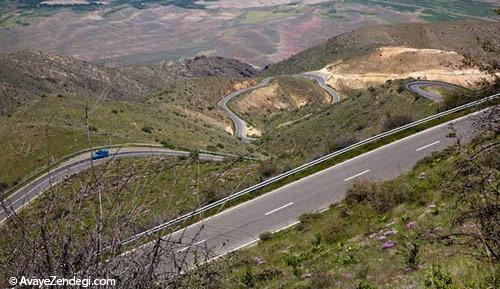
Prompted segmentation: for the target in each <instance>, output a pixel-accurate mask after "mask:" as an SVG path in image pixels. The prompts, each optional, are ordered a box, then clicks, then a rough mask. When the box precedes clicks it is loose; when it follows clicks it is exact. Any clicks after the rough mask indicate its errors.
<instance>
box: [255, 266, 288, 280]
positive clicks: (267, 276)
mask: <svg viewBox="0 0 500 289" xmlns="http://www.w3.org/2000/svg"><path fill="white" fill-rule="evenodd" d="M282 275H283V272H281V271H280V270H279V269H275V268H270V269H264V270H263V271H262V272H259V273H257V275H256V276H255V279H256V280H257V281H260V282H262V281H269V280H273V279H275V278H277V277H279V276H282Z"/></svg>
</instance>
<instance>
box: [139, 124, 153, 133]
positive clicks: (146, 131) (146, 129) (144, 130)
mask: <svg viewBox="0 0 500 289" xmlns="http://www.w3.org/2000/svg"><path fill="white" fill-rule="evenodd" d="M141 130H142V131H143V132H145V133H153V128H152V127H150V126H144V127H143V128H141Z"/></svg>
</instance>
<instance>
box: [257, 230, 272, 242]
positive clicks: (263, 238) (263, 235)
mask: <svg viewBox="0 0 500 289" xmlns="http://www.w3.org/2000/svg"><path fill="white" fill-rule="evenodd" d="M272 237H273V233H271V232H262V233H260V235H259V238H260V240H261V241H267V240H270V239H271V238H272Z"/></svg>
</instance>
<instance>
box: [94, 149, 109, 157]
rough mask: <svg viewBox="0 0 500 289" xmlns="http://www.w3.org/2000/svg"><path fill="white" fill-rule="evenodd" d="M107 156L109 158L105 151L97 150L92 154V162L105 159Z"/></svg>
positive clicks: (107, 152)
mask: <svg viewBox="0 0 500 289" xmlns="http://www.w3.org/2000/svg"><path fill="white" fill-rule="evenodd" d="M108 156H109V151H108V150H107V149H98V150H96V151H93V152H92V159H93V160H98V159H103V158H107V157H108Z"/></svg>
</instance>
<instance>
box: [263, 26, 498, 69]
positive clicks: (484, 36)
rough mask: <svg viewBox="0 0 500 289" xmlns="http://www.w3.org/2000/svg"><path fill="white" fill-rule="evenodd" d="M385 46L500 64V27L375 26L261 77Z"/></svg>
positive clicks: (279, 65) (317, 48) (302, 54)
mask: <svg viewBox="0 0 500 289" xmlns="http://www.w3.org/2000/svg"><path fill="white" fill-rule="evenodd" d="M383 46H405V47H412V48H432V49H440V50H446V51H455V52H457V53H459V54H461V55H464V56H469V57H471V58H472V59H473V60H474V61H476V62H478V63H481V64H486V63H491V62H495V63H497V64H496V67H499V66H500V65H499V63H500V60H499V59H498V53H499V52H500V23H499V22H487V21H457V22H437V23H431V24H421V23H408V24H398V25H390V26H389V25H387V26H373V27H368V28H363V29H359V30H355V31H352V32H348V33H344V34H341V35H339V36H336V37H333V38H331V39H329V40H328V41H326V42H325V43H323V44H321V45H318V46H314V47H312V48H309V49H307V50H304V51H302V52H300V53H298V54H296V55H294V56H292V57H290V58H288V59H286V60H284V61H281V62H278V63H275V64H271V65H269V66H267V67H266V68H265V69H264V70H263V72H262V74H264V75H273V74H293V73H298V72H303V71H311V70H317V69H320V68H322V67H324V66H326V65H327V64H329V63H332V62H335V61H338V60H340V59H345V58H349V57H353V56H359V55H364V54H367V53H370V52H375V51H376V49H377V48H379V47H383Z"/></svg>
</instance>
